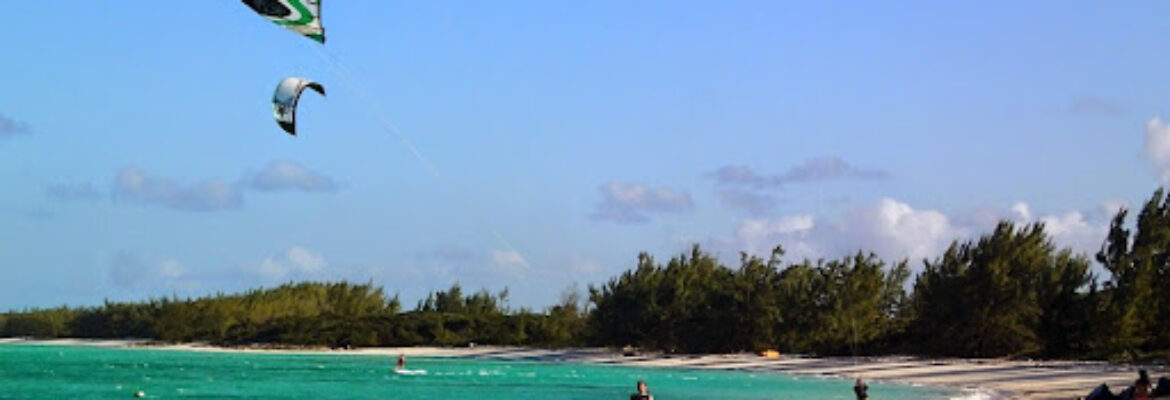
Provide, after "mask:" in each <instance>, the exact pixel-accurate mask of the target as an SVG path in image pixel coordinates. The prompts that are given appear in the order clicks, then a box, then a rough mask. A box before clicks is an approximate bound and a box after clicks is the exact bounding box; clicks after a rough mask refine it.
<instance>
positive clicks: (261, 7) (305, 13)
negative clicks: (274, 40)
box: [240, 0, 325, 43]
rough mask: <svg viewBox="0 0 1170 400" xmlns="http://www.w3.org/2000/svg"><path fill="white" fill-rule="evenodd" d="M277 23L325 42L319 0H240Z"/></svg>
mask: <svg viewBox="0 0 1170 400" xmlns="http://www.w3.org/2000/svg"><path fill="white" fill-rule="evenodd" d="M240 1H242V2H244V4H246V5H248V7H251V8H252V10H253V11H255V12H256V13H257V14H260V15H262V16H264V18H268V19H269V20H270V21H272V22H274V23H276V24H277V25H280V26H283V27H285V28H288V29H290V30H292V31H294V32H296V33H299V34H301V35H304V36H308V37H309V38H310V39H313V40H316V41H317V42H320V43H325V28H323V27H321V0H240Z"/></svg>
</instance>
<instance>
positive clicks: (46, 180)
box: [0, 0, 1170, 308]
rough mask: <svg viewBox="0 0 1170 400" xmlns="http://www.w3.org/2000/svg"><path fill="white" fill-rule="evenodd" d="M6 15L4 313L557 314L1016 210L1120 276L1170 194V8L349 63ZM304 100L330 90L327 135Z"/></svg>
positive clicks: (339, 21)
mask: <svg viewBox="0 0 1170 400" xmlns="http://www.w3.org/2000/svg"><path fill="white" fill-rule="evenodd" d="M6 11H7V16H8V18H6V21H7V22H6V29H5V31H6V34H5V36H6V37H7V38H8V40H6V41H5V44H4V49H5V56H4V57H3V61H2V62H0V276H2V277H3V278H2V279H0V308H20V307H26V306H50V305H57V304H95V303H97V302H100V301H101V300H102V299H106V298H109V299H114V300H128V299H141V298H143V297H146V296H162V295H171V294H177V295H181V296H184V295H200V294H205V293H210V292H215V291H236V290H240V289H243V288H249V287H255V286H259V285H272V284H276V283H280V282H283V281H287V280H290V279H351V280H357V281H367V280H369V281H373V282H375V283H377V284H381V285H384V286H385V287H386V288H387V289H388V290H389V291H391V292H398V293H401V295H402V297H403V299H404V300H406V301H407V302H408V304H413V302H414V301H415V300H417V299H418V298H419V297H420V296H422V295H423V294H425V292H426V291H428V290H433V289H439V288H444V287H446V286H447V285H449V284H450V283H452V282H455V281H459V282H461V283H462V284H463V285H464V286H466V287H470V288H473V289H474V288H480V287H487V288H489V289H491V290H498V289H501V288H503V287H505V286H507V287H508V288H509V289H510V291H511V295H512V299H513V300H512V302H513V305H515V306H543V305H546V304H550V303H552V302H554V301H556V299H557V297H558V295H559V294H560V293H561V292H562V291H563V290H565V289H566V288H567V287H569V286H570V285H572V284H574V283H577V284H578V285H579V286H578V287H579V288H584V287H585V285H587V284H590V283H598V282H600V281H601V280H603V279H605V278H607V277H610V276H613V275H614V274H616V273H618V272H620V271H622V270H624V269H627V268H629V267H631V266H632V265H633V264H634V261H635V256H636V255H637V253H638V252H639V251H648V252H650V253H652V254H655V255H657V256H659V257H660V258H666V257H669V256H670V255H672V254H675V253H677V252H679V251H682V250H683V249H685V248H687V247H688V246H689V245H690V244H692V243H700V244H702V245H704V246H706V247H707V248H709V249H711V250H712V251H715V252H717V253H718V254H719V255H720V256H721V257H723V258H725V259H727V260H728V261H733V260H734V259H735V258H736V254H737V252H738V251H750V252H757V253H759V252H765V251H766V250H767V249H768V248H770V247H771V246H773V245H775V244H784V245H785V246H786V247H789V248H790V250H791V253H792V254H791V256H792V257H793V258H795V257H806V256H807V257H835V256H838V255H840V254H842V253H843V252H847V251H850V250H852V249H856V248H858V247H862V248H866V249H873V250H874V251H877V252H879V253H880V254H882V255H883V256H885V257H889V258H900V257H910V258H914V259H918V258H921V257H929V256H931V255H933V254H936V253H937V252H938V250H939V249H940V248H941V247H942V246H945V244H946V243H947V242H949V241H950V240H952V239H956V238H964V237H970V236H971V235H975V234H978V233H980V232H982V231H986V230H987V229H989V228H990V227H991V226H992V224H993V223H994V221H995V220H997V219H1000V218H1008V219H1013V220H1017V221H1021V222H1024V221H1044V222H1046V223H1048V225H1049V227H1050V228H1051V229H1052V230H1053V233H1054V237H1055V239H1056V240H1057V241H1058V242H1059V243H1061V244H1062V245H1066V246H1071V247H1073V248H1075V249H1077V250H1079V251H1085V252H1088V251H1092V250H1093V249H1094V248H1095V247H1096V246H1097V245H1098V244H1099V243H1100V239H1101V238H1102V237H1103V236H1102V235H1103V229H1104V223H1105V218H1106V216H1107V214H1108V213H1109V212H1111V210H1115V209H1116V208H1117V207H1119V206H1121V205H1125V204H1129V205H1133V204H1140V202H1141V201H1142V200H1143V199H1144V198H1145V197H1147V196H1149V194H1150V192H1151V191H1152V190H1153V189H1155V188H1156V187H1158V185H1159V184H1160V182H1162V179H1164V178H1162V177H1170V173H1168V172H1167V171H1170V139H1168V138H1170V128H1168V127H1167V125H1166V123H1165V122H1163V119H1165V118H1167V117H1170V95H1168V93H1170V91H1168V90H1167V89H1170V78H1168V74H1167V73H1166V71H1170V52H1167V51H1166V46H1165V38H1166V37H1167V32H1168V31H1170V20H1167V19H1166V18H1165V16H1166V15H1170V4H1168V3H1165V2H1133V3H1126V4H1103V3H1099V2H1078V1H1061V2H1028V3H1019V2H980V3H978V4H976V3H962V2H903V3H900V4H898V5H897V6H896V7H895V6H891V5H890V4H889V3H882V2H865V3H863V2H853V3H852V4H840V5H833V4H821V5H814V4H793V3H788V2H751V1H739V2H704V1H694V2H680V1H640V2H625V1H622V2H619V1H600V2H590V3H589V4H584V3H582V4H570V3H568V2H548V1H503V2H440V1H430V2H383V1H348V2H345V1H337V2H331V1H329V0H326V4H325V5H324V11H323V17H324V18H323V20H324V24H325V27H326V29H327V37H328V42H327V44H326V45H324V46H321V47H318V45H317V44H315V43H314V42H312V41H309V40H307V39H304V38H301V37H298V36H296V35H295V34H292V33H290V32H288V31H286V30H284V29H282V28H280V27H277V26H275V25H273V24H271V23H269V22H267V21H265V20H263V19H262V18H260V17H259V16H257V15H255V14H253V13H252V12H251V11H250V10H249V9H248V8H247V7H245V6H244V5H243V4H240V3H238V2H236V1H232V0H218V1H205V2H187V3H184V4H183V5H182V7H178V6H173V5H172V6H167V7H160V6H159V5H158V4H157V2H146V1H126V2H69V3H68V4H66V5H63V4H59V3H53V2H17V3H13V4H9V5H6ZM314 47H317V48H316V49H315V48H314ZM285 76H304V77H308V78H311V79H315V80H317V81H319V82H321V83H322V84H323V85H325V87H326V89H327V91H328V96H327V97H320V96H317V95H316V94H307V95H306V96H305V98H304V99H302V102H301V107H300V112H299V129H298V130H299V133H300V136H298V137H295V138H293V137H288V136H286V135H285V134H284V133H283V132H281V131H280V130H279V128H278V127H277V126H276V124H275V123H274V122H273V121H272V118H271V114H270V111H269V110H270V105H269V101H270V99H271V93H272V90H273V88H274V87H275V85H276V83H277V82H278V81H279V80H280V79H281V78H283V77H285ZM391 126H393V127H395V128H396V129H397V130H398V132H399V133H398V134H395V133H394V128H391ZM407 142H408V143H410V145H412V146H414V147H415V148H416V149H417V151H418V153H419V154H420V155H421V157H416V156H415V155H414V154H412V152H411V151H410V149H409V147H408V146H407V145H406V143H407Z"/></svg>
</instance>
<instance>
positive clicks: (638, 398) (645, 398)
mask: <svg viewBox="0 0 1170 400" xmlns="http://www.w3.org/2000/svg"><path fill="white" fill-rule="evenodd" d="M630 400H654V395H652V394H650V389H647V388H646V381H638V393H634V394H631V395H630Z"/></svg>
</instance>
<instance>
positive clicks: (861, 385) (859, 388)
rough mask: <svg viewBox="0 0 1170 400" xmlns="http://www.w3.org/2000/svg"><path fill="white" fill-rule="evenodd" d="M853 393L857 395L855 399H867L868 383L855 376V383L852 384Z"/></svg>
mask: <svg viewBox="0 0 1170 400" xmlns="http://www.w3.org/2000/svg"><path fill="white" fill-rule="evenodd" d="M853 394H855V395H857V400H869V385H866V384H865V382H863V381H862V380H861V378H857V383H856V384H854V385H853Z"/></svg>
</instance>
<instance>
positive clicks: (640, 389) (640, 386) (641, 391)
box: [638, 381, 650, 394]
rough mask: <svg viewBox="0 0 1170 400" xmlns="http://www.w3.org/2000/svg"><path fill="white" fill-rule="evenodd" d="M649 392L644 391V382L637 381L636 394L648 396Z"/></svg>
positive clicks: (647, 390)
mask: <svg viewBox="0 0 1170 400" xmlns="http://www.w3.org/2000/svg"><path fill="white" fill-rule="evenodd" d="M649 393H650V390H649V389H646V381H638V394H649Z"/></svg>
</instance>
